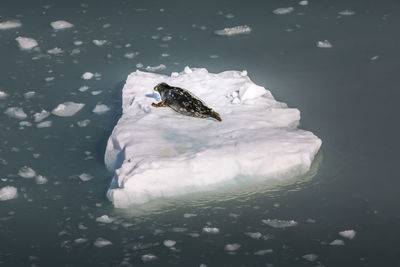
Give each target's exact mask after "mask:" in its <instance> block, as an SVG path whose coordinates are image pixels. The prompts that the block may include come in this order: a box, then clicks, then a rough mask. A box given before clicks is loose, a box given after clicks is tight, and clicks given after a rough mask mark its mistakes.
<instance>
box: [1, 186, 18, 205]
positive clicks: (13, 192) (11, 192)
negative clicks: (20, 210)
mask: <svg viewBox="0 0 400 267" xmlns="http://www.w3.org/2000/svg"><path fill="white" fill-rule="evenodd" d="M17 191H18V190H17V188H15V187H14V186H9V185H8V186H5V187H3V188H0V201H6V200H10V199H14V198H16V197H18V192H17Z"/></svg>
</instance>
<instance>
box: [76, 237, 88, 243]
mask: <svg viewBox="0 0 400 267" xmlns="http://www.w3.org/2000/svg"><path fill="white" fill-rule="evenodd" d="M87 241H88V240H87V238H77V239H75V240H74V243H75V244H78V245H79V244H83V243H86V242H87Z"/></svg>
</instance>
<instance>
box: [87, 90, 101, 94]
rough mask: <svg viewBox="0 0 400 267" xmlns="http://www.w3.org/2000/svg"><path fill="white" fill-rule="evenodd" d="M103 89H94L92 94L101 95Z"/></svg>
mask: <svg viewBox="0 0 400 267" xmlns="http://www.w3.org/2000/svg"><path fill="white" fill-rule="evenodd" d="M102 92H103V91H101V90H97V91H92V92H90V93H91V94H92V95H99V94H101V93H102Z"/></svg>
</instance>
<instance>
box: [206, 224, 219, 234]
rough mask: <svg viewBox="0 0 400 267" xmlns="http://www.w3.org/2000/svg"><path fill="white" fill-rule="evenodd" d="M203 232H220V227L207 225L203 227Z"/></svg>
mask: <svg viewBox="0 0 400 267" xmlns="http://www.w3.org/2000/svg"><path fill="white" fill-rule="evenodd" d="M203 233H206V234H218V233H219V229H218V228H216V227H208V226H206V227H204V228H203Z"/></svg>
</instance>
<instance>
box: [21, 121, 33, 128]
mask: <svg viewBox="0 0 400 267" xmlns="http://www.w3.org/2000/svg"><path fill="white" fill-rule="evenodd" d="M19 126H21V127H25V126H26V127H29V126H32V123H31V122H29V121H21V122H19Z"/></svg>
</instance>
